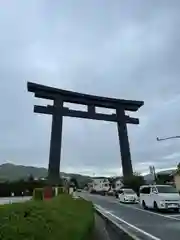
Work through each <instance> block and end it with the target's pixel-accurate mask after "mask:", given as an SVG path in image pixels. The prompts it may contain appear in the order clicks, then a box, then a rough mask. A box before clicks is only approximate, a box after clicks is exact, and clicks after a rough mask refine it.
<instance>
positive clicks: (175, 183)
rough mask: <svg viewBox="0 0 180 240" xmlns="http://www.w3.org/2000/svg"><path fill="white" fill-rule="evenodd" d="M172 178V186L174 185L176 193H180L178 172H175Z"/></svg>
mask: <svg viewBox="0 0 180 240" xmlns="http://www.w3.org/2000/svg"><path fill="white" fill-rule="evenodd" d="M173 177H174V185H175V187H176V189H177V190H178V192H180V173H179V171H176V172H175V173H174V174H173Z"/></svg>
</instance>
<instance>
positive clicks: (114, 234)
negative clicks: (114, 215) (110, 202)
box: [94, 206, 140, 240]
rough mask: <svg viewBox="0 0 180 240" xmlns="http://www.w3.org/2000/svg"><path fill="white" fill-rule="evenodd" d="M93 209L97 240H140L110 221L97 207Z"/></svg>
mask: <svg viewBox="0 0 180 240" xmlns="http://www.w3.org/2000/svg"><path fill="white" fill-rule="evenodd" d="M94 209H95V228H96V233H97V234H96V235H98V237H99V238H98V240H101V239H102V240H119V239H122V240H140V239H139V238H138V237H136V236H135V235H133V234H132V233H130V232H129V231H128V230H127V229H125V228H124V227H123V226H121V225H120V224H118V223H117V222H115V221H114V220H113V219H111V218H110V217H109V216H108V215H107V214H106V213H104V212H103V211H102V210H101V209H99V208H98V207H96V206H95V207H94Z"/></svg>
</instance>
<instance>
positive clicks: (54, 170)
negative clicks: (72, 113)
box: [48, 99, 63, 185]
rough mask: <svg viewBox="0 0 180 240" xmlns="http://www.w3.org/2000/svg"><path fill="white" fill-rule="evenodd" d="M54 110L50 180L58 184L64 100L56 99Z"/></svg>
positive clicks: (51, 182) (49, 169)
mask: <svg viewBox="0 0 180 240" xmlns="http://www.w3.org/2000/svg"><path fill="white" fill-rule="evenodd" d="M53 107H54V110H53V115H52V128H51V141H50V154H49V168H48V182H49V183H50V184H52V185H53V184H54V185H55V184H58V183H59V181H60V158H61V142H62V124H63V101H62V100H61V99H56V100H54V106H53Z"/></svg>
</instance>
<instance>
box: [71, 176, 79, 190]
mask: <svg viewBox="0 0 180 240" xmlns="http://www.w3.org/2000/svg"><path fill="white" fill-rule="evenodd" d="M70 185H73V186H74V187H75V188H79V186H78V182H77V179H76V178H74V177H72V178H71V179H70Z"/></svg>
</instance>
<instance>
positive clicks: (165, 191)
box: [157, 186, 178, 193]
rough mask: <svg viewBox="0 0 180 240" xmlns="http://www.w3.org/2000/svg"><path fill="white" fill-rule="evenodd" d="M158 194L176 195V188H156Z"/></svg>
mask: <svg viewBox="0 0 180 240" xmlns="http://www.w3.org/2000/svg"><path fill="white" fill-rule="evenodd" d="M157 189H158V192H159V193H178V191H177V190H176V188H174V187H172V186H157Z"/></svg>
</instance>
